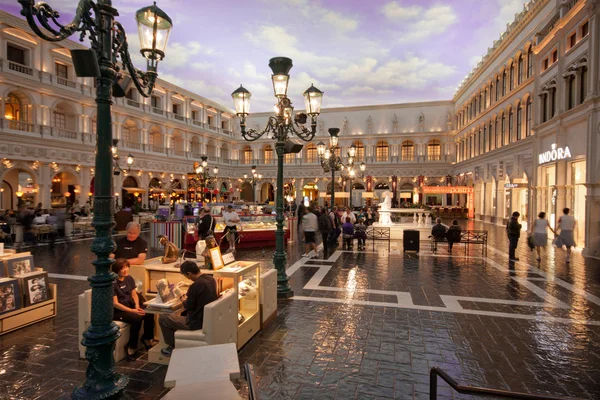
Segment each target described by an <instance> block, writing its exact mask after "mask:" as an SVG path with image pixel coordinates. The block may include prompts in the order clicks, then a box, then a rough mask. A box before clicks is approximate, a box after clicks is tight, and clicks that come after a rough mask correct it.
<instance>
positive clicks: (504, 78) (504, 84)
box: [502, 70, 506, 97]
mask: <svg viewBox="0 0 600 400" xmlns="http://www.w3.org/2000/svg"><path fill="white" fill-rule="evenodd" d="M502 96H503V97H504V96H506V70H504V72H502Z"/></svg>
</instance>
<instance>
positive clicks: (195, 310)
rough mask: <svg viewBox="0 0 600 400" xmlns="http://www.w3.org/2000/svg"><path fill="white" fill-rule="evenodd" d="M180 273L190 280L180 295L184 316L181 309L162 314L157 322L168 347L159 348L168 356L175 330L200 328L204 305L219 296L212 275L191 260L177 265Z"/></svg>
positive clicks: (171, 349)
mask: <svg viewBox="0 0 600 400" xmlns="http://www.w3.org/2000/svg"><path fill="white" fill-rule="evenodd" d="M179 269H180V272H181V275H183V276H185V277H186V278H188V279H189V280H191V281H192V282H194V283H192V285H191V286H190V288H189V289H188V291H187V294H184V295H182V296H181V298H180V300H181V301H182V302H183V308H184V309H185V311H183V312H185V313H186V316H184V315H183V312H182V311H179V312H176V313H173V314H162V315H161V316H160V317H159V319H158V323H159V325H160V329H161V331H162V334H163V337H164V338H165V343H166V344H167V345H168V347H165V348H164V349H161V353H163V354H164V355H166V356H170V355H171V353H172V352H173V347H175V331H177V330H178V329H183V330H188V331H195V330H198V329H202V322H203V321H204V306H205V305H207V304H208V303H211V302H213V301H215V300H217V298H218V297H219V295H218V294H217V282H216V281H215V279H214V278H213V277H212V275H205V274H202V272H200V268H198V265H196V263H195V262H193V261H185V262H183V263H182V264H181V266H180V267H179Z"/></svg>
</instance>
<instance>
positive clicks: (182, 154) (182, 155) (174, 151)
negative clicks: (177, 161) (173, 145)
mask: <svg viewBox="0 0 600 400" xmlns="http://www.w3.org/2000/svg"><path fill="white" fill-rule="evenodd" d="M173 154H175V155H176V156H179V157H185V156H186V154H187V151H185V150H173Z"/></svg>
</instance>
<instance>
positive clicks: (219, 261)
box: [208, 246, 225, 270]
mask: <svg viewBox="0 0 600 400" xmlns="http://www.w3.org/2000/svg"><path fill="white" fill-rule="evenodd" d="M208 251H209V253H210V260H211V261H212V265H213V269H214V270H219V269H221V268H223V266H225V263H224V262H223V256H222V255H221V249H220V248H219V247H218V246H217V247H213V248H212V249H210V250H208Z"/></svg>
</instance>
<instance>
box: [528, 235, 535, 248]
mask: <svg viewBox="0 0 600 400" xmlns="http://www.w3.org/2000/svg"><path fill="white" fill-rule="evenodd" d="M527 246H529V250H533V249H534V248H535V242H534V241H533V236H528V237H527Z"/></svg>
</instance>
